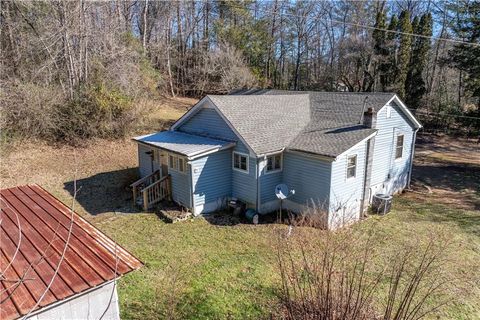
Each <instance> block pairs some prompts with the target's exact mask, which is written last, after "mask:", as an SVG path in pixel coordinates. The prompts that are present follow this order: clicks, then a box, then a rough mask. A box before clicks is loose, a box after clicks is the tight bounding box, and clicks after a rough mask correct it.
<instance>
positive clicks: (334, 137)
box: [288, 126, 377, 157]
mask: <svg viewBox="0 0 480 320" xmlns="http://www.w3.org/2000/svg"><path fill="white" fill-rule="evenodd" d="M376 131H377V130H375V129H371V128H366V127H364V126H353V127H345V128H337V129H326V130H316V131H305V132H302V133H300V134H299V135H298V136H297V137H296V138H295V139H294V140H293V141H292V142H291V143H290V145H289V147H288V149H290V150H298V151H304V152H308V153H315V154H320V155H324V156H327V157H336V156H338V155H340V154H342V153H343V152H345V151H347V150H348V149H350V148H351V147H353V146H354V145H355V144H357V143H358V142H359V141H362V140H363V139H365V138H367V137H368V136H370V135H372V134H373V133H375V132H376Z"/></svg>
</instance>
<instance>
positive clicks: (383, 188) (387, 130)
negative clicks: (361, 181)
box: [370, 103, 414, 193]
mask: <svg viewBox="0 0 480 320" xmlns="http://www.w3.org/2000/svg"><path fill="white" fill-rule="evenodd" d="M390 106H391V109H390V110H391V116H390V118H387V107H384V108H383V109H381V110H380V111H379V112H378V114H377V129H378V133H377V136H376V137H375V146H374V151H373V162H372V177H371V183H370V185H371V187H372V191H373V193H376V192H387V193H394V192H397V191H399V190H401V189H403V188H404V187H405V186H406V184H407V180H408V171H409V170H410V161H411V149H412V143H413V141H412V140H413V133H414V129H413V126H412V124H411V122H410V120H408V119H407V117H406V116H405V115H404V114H403V112H402V111H400V109H399V107H398V106H397V105H396V104H394V103H391V105H390ZM398 134H403V135H404V147H403V157H402V158H401V159H400V160H395V144H396V138H397V136H398Z"/></svg>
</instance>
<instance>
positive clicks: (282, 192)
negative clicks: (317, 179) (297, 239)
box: [275, 183, 295, 220]
mask: <svg viewBox="0 0 480 320" xmlns="http://www.w3.org/2000/svg"><path fill="white" fill-rule="evenodd" d="M292 194H295V190H289V189H288V186H287V185H286V184H284V183H280V184H278V185H277V186H276V187H275V195H276V196H277V198H278V199H280V220H282V202H283V200H285V199H287V198H288V197H289V196H291V195H292Z"/></svg>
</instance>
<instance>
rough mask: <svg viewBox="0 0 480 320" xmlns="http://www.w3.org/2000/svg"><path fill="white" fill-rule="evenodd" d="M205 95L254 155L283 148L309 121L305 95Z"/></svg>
mask: <svg viewBox="0 0 480 320" xmlns="http://www.w3.org/2000/svg"><path fill="white" fill-rule="evenodd" d="M208 97H209V98H210V99H211V100H212V102H213V103H214V104H215V105H216V106H217V108H218V109H219V110H220V111H221V112H222V114H223V115H224V116H225V117H226V118H227V120H228V121H229V122H230V123H231V124H232V126H233V127H234V128H235V130H237V131H238V133H239V134H240V136H242V138H243V139H244V140H245V141H246V142H247V144H248V145H249V146H250V147H251V148H252V149H253V151H254V152H255V153H256V154H257V155H260V154H264V153H267V152H272V151H278V150H281V149H283V148H285V147H286V146H288V144H289V143H290V141H292V140H293V139H294V138H295V137H296V136H297V135H298V134H299V133H300V132H301V131H302V129H303V128H304V127H305V125H306V124H307V123H308V122H309V121H310V102H309V95H308V94H299V95H275V96H266V95H248V96H241V97H239V96H234V95H225V96H217V95H211V96H208Z"/></svg>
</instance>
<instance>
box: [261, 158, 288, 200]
mask: <svg viewBox="0 0 480 320" xmlns="http://www.w3.org/2000/svg"><path fill="white" fill-rule="evenodd" d="M265 171H266V166H265V167H264V168H263V170H262V172H261V173H260V201H261V203H265V202H268V201H274V200H277V199H278V198H277V196H276V195H275V187H276V186H277V185H278V184H280V183H282V182H283V172H282V171H279V172H272V173H266V172H265Z"/></svg>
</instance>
